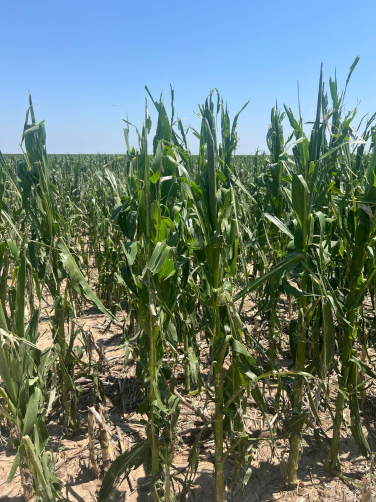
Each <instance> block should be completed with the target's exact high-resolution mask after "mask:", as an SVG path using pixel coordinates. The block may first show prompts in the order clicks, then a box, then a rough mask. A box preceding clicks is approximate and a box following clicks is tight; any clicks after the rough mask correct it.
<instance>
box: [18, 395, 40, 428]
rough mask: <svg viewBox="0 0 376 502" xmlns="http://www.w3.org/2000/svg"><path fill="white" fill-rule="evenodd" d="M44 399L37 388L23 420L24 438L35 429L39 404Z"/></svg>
mask: <svg viewBox="0 0 376 502" xmlns="http://www.w3.org/2000/svg"><path fill="white" fill-rule="evenodd" d="M41 399H42V391H41V390H40V389H39V388H38V387H37V388H36V389H35V390H34V392H33V393H32V394H31V396H30V399H29V401H28V403H27V408H26V413H25V417H24V419H23V431H22V434H23V435H24V436H26V435H28V434H29V433H30V431H31V430H32V429H33V427H34V425H35V424H36V422H37V417H38V412H39V403H40V402H41Z"/></svg>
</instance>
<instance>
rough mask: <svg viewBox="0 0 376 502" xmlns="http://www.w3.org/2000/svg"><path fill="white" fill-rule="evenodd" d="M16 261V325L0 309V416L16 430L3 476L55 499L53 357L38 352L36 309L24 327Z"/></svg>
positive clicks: (21, 264)
mask: <svg viewBox="0 0 376 502" xmlns="http://www.w3.org/2000/svg"><path fill="white" fill-rule="evenodd" d="M18 258H19V261H18V263H17V271H16V277H17V288H16V311H15V322H14V325H13V327H12V331H9V330H8V326H7V323H6V320H5V315H4V311H3V308H2V306H0V376H1V380H2V385H1V386H0V414H1V415H2V416H3V417H5V418H6V419H7V420H8V421H9V423H10V424H12V426H13V427H14V428H15V430H16V437H15V438H14V439H12V440H11V442H12V443H13V445H14V446H15V447H16V449H17V454H16V457H15V460H14V462H13V465H12V468H11V471H10V473H9V476H8V482H10V481H12V479H13V477H14V475H15V473H16V470H17V468H19V469H20V474H21V484H22V488H23V493H24V497H25V499H26V500H31V499H32V498H33V497H34V495H37V496H40V498H41V500H43V501H51V502H52V501H54V500H56V498H59V493H60V490H61V482H60V481H59V480H58V479H57V478H56V476H55V475H54V467H55V457H54V454H53V452H52V451H51V454H49V453H48V451H47V447H48V444H49V435H48V431H47V428H46V425H45V419H46V416H47V414H48V413H49V411H50V409H51V405H52V399H53V396H54V393H53V392H51V394H50V400H49V402H48V406H47V407H46V406H45V404H46V400H47V386H46V381H47V376H48V372H49V370H50V369H51V367H52V364H53V362H54V360H55V358H56V356H55V357H54V356H53V352H52V351H51V350H50V349H47V350H45V351H44V352H41V351H40V350H39V349H37V347H36V342H37V340H38V337H39V334H38V320H39V313H40V312H39V310H37V311H36V312H35V314H34V316H33V318H32V319H31V320H30V323H29V325H28V327H27V329H25V325H24V322H25V287H26V270H27V264H26V257H25V253H24V252H23V251H21V252H20V255H19V257H18Z"/></svg>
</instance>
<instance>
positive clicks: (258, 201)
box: [0, 58, 376, 502]
mask: <svg viewBox="0 0 376 502" xmlns="http://www.w3.org/2000/svg"><path fill="white" fill-rule="evenodd" d="M358 59H359V58H357V59H356V60H355V61H354V63H353V65H352V66H351V68H350V72H349V76H348V78H347V81H346V82H345V83H344V86H343V90H341V89H340V84H339V83H338V82H337V80H336V78H335V79H329V85H328V87H326V86H325V85H324V77H323V69H322V68H321V71H320V75H319V82H318V95H317V107H316V111H315V116H314V117H312V121H310V122H305V123H303V119H302V117H301V115H300V107H299V115H294V113H293V111H292V109H291V108H290V107H288V106H287V105H283V107H279V105H277V104H276V105H275V106H273V107H272V108H271V114H270V124H269V129H268V130H267V131H265V135H266V139H267V146H268V151H267V152H261V151H258V152H256V153H255V154H254V155H250V156H237V155H236V148H237V145H238V141H239V138H238V135H237V121H238V117H239V114H240V113H241V112H242V110H240V112H239V113H238V114H237V115H235V116H234V118H233V119H232V120H231V119H230V113H229V110H228V107H227V105H225V104H224V101H223V98H222V96H221V95H220V94H219V92H218V91H217V90H216V89H215V90H213V91H212V92H211V93H210V94H209V96H207V98H206V99H205V101H204V104H201V105H199V107H198V112H197V113H198V116H199V117H200V121H201V128H200V130H195V129H193V128H192V127H187V126H186V125H185V123H183V121H182V120H180V119H179V118H177V116H176V113H175V110H174V92H173V90H172V89H171V104H170V103H169V104H168V106H167V105H165V100H166V101H170V99H168V100H167V99H166V98H165V100H164V99H163V96H162V95H161V97H160V98H159V100H154V98H153V97H152V94H151V92H150V91H149V89H148V88H147V87H146V88H145V89H146V102H145V116H144V118H143V120H141V122H142V124H141V127H139V129H138V128H137V127H135V126H134V125H133V124H132V123H131V122H129V121H128V120H124V124H123V125H124V139H125V147H124V149H125V150H126V153H125V154H122V155H118V156H114V155H111V156H110V155H99V154H98V155H54V154H52V155H51V154H47V135H46V128H47V129H48V125H46V124H45V123H44V121H42V122H38V121H37V118H36V116H35V112H34V108H33V103H32V98H31V96H29V107H28V109H27V113H26V120H25V124H24V127H23V134H22V143H21V150H20V153H19V154H14V155H10V154H1V153H0V211H1V220H0V222H1V223H0V225H1V226H0V425H1V436H0V445H1V448H2V449H3V451H5V449H6V451H7V452H8V454H9V455H10V456H11V458H12V463H11V467H10V469H9V470H8V471H7V472H6V478H5V479H6V481H7V482H8V483H10V485H9V484H5V483H3V484H1V485H0V496H1V494H2V491H3V493H5V491H6V490H8V488H9V486H10V487H11V486H13V485H14V484H15V483H16V482H19V483H20V486H21V488H22V493H23V496H24V498H25V500H27V501H29V500H35V498H36V499H37V500H41V501H46V502H47V501H55V500H67V499H68V500H76V499H72V498H70V497H71V496H72V492H71V491H69V490H70V489H68V488H69V487H68V484H67V486H64V483H63V482H62V480H61V473H62V470H63V469H61V465H63V464H64V462H66V459H65V457H64V455H63V454H62V447H61V443H60V442H61V441H62V440H64V438H73V439H72V441H73V440H74V438H75V437H78V436H80V435H81V436H82V437H83V438H84V440H83V441H84V442H83V443H82V444H83V448H86V449H87V450H88V457H87V458H88V461H87V465H88V469H90V472H91V475H92V479H93V480H97V481H96V483H97V484H96V485H95V486H96V487H97V488H95V490H94V489H93V490H94V491H95V494H94V495H93V500H98V501H99V502H105V501H106V500H120V499H121V498H120V495H119V494H120V492H119V487H120V486H123V485H126V486H127V490H128V492H127V493H129V494H133V493H136V496H139V497H144V498H137V499H136V498H134V499H130V498H129V500H150V501H151V500H152V501H153V502H158V501H165V502H173V501H185V500H189V501H193V500H197V501H200V500H214V501H215V502H222V501H223V500H233V501H240V500H249V501H253V500H278V498H262V494H260V495H259V498H258V499H256V498H254V499H252V498H251V497H250V495H249V494H250V493H251V492H252V486H253V485H252V484H253V483H254V482H255V481H254V465H255V462H256V461H257V459H258V455H259V454H260V452H261V451H263V452H265V451H267V452H268V458H267V462H266V463H268V462H269V461H270V462H271V461H272V460H273V461H274V462H276V463H277V464H278V465H279V466H280V469H281V470H280V485H281V486H282V488H280V490H282V489H283V490H285V493H286V495H285V496H286V497H288V496H289V495H288V494H289V493H290V492H291V494H294V496H295V494H296V496H297V498H296V500H315V499H314V498H312V499H310V498H304V496H303V495H304V488H303V487H304V481H303V480H302V479H301V472H302V467H301V461H302V455H303V454H304V451H305V448H306V447H307V441H308V439H309V440H310V441H311V443H312V445H313V446H312V448H315V451H317V452H319V458H320V459H321V460H320V466H321V467H322V471H323V472H324V471H325V473H326V474H325V476H327V478H325V479H329V480H331V479H335V480H338V481H340V482H341V483H343V485H344V486H350V487H351V488H350V491H351V490H354V491H355V492H356V493H358V496H359V497H361V498H358V499H356V500H362V502H365V501H371V500H376V498H375V497H376V495H375V492H374V476H373V462H374V452H375V451H376V429H375V427H376V393H375V392H374V383H375V379H376V374H375V371H376V368H375V361H376V353H375V348H376V333H375V330H376V318H375V308H376V147H375V141H376V113H374V114H373V115H366V116H363V117H359V116H358V114H357V110H356V109H354V110H351V111H345V105H346V89H347V86H348V85H350V78H351V74H352V72H353V71H354V69H355V67H356V64H357V62H358ZM251 103H252V102H251ZM251 103H246V104H245V105H244V107H243V109H244V108H245V107H246V106H251ZM166 107H167V108H166ZM167 109H168V110H169V112H168V111H167ZM151 116H154V117H155V118H156V133H155V136H154V137H151V134H150V131H151V125H152V123H151ZM38 119H39V118H38ZM153 120H154V119H153ZM131 128H135V131H136V134H137V137H138V144H137V146H132V145H130V140H129V138H130V130H131ZM286 130H288V131H291V135H290V136H289V137H287V135H286V132H284V131H286ZM190 135H194V136H195V137H196V138H197V139H198V140H199V154H198V155H192V154H191V152H190V150H189V147H188V141H189V136H190ZM243 141H246V138H244V139H243ZM91 316H94V317H95V316H99V317H98V319H100V322H101V325H100V337H99V338H98V337H96V336H94V334H93V330H94V328H93V327H92V325H90V326H88V323H87V320H88V319H90V318H91ZM98 329H99V328H98ZM109 347H112V348H113V349H114V350H115V351H116V352H115V354H116V355H115V356H114V357H111V356H110V352H109V351H108V348H109ZM112 408H113V409H115V408H116V409H117V410H118V417H120V418H118V421H117V422H116V423H114V422H113V421H112V420H111V409H112ZM119 410H120V411H119ZM367 410H368V411H367ZM369 410H371V411H369ZM367 417H371V418H367ZM134 424H136V426H135V425H134ZM135 427H136V431H137V434H135V433H134V430H135ZM54 428H55V429H54ZM56 428H57V430H58V431H59V432H58V433H57V434H56V432H53V430H56ZM51 431H52V432H51ZM132 431H133V432H132ZM52 436H54V437H52ZM344 437H347V438H350V440H351V441H352V442H353V443H354V445H355V449H356V454H355V460H354V462H362V465H363V466H365V467H364V469H363V470H359V471H357V472H356V473H355V474H354V472H349V468H348V463H346V462H345V460H344V459H345V457H346V456H345V453H346V450H344V441H343V438H344ZM80 444H81V443H80ZM266 446H267V448H266ZM265 448H266V449H265ZM181 452H183V453H181ZM1 458H3V457H1ZM182 458H183V459H184V461H183V462H182ZM203 463H205V465H206V466H207V465H208V464H209V465H210V466H211V469H212V470H211V472H212V476H211V480H210V483H211V484H210V490H209V492H208V494H207V496H206V498H205V497H204V495H203V494H202V493H201V495H195V487H196V485H197V479H198V476H199V474H200V473H202V465H203ZM141 466H143V468H144V473H145V474H144V476H143V480H142V482H137V483H136V485H135V481H134V479H135V478H134V477H132V475H133V474H132V473H135V472H139V471H140V468H141ZM266 468H267V467H265V469H266ZM0 473H1V471H0ZM328 482H329V481H327V483H328ZM302 490H303V491H302ZM140 493H141V495H140ZM137 494H138V495H137ZM302 494H303V495H302ZM128 496H129V497H130V496H131V495H128ZM299 496H303V498H300V499H299ZM247 497H248V498H247ZM260 497H261V498H260ZM305 497H308V496H307V495H305ZM372 497H373V498H372ZM77 500H82V498H81V499H80V498H78V499H77ZM122 500H128V499H127V498H123V499H122ZM281 500H295V499H292V498H291V499H288V498H286V499H281ZM320 500H345V499H344V498H341V499H339V498H338V499H337V498H334V495H331V497H329V498H325V497H324V498H320ZM346 500H347V499H346ZM348 500H350V499H348ZM351 500H355V499H354V498H352V499H351Z"/></svg>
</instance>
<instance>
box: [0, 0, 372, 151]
mask: <svg viewBox="0 0 376 502" xmlns="http://www.w3.org/2000/svg"><path fill="white" fill-rule="evenodd" d="M0 13H1V14H0V150H2V151H3V152H4V153H10V152H12V153H16V152H19V151H20V148H19V142H20V139H21V133H22V128H23V122H24V117H25V111H26V109H27V106H28V89H29V90H30V91H31V93H32V96H33V100H34V102H35V103H36V106H35V110H36V116H37V120H38V121H40V120H43V119H45V120H46V129H47V150H48V152H49V153H98V152H101V153H122V152H124V150H125V144H124V137H123V131H122V128H123V123H122V120H121V119H122V118H126V114H127V113H128V117H129V120H130V121H131V122H133V123H134V124H137V125H138V126H140V125H141V124H142V121H143V117H144V97H145V95H146V92H145V90H144V85H145V84H147V85H148V87H149V89H150V91H151V92H152V94H153V95H154V97H155V98H156V97H158V96H159V94H160V92H161V91H162V90H163V91H164V96H165V103H166V107H167V108H168V110H169V109H170V84H172V86H173V88H174V90H175V110H176V113H177V114H178V115H179V117H182V118H185V119H186V120H185V124H186V125H189V124H192V125H193V126H195V127H198V126H199V119H198V118H197V117H196V115H195V114H194V111H198V107H197V104H198V103H202V102H203V101H204V99H205V97H206V95H207V93H208V92H209V90H210V89H211V88H212V87H217V88H218V89H219V91H220V93H221V94H222V95H223V96H224V99H225V100H226V101H227V103H228V105H229V108H230V113H231V116H232V117H233V116H234V114H235V113H236V112H237V111H238V109H240V108H241V107H242V105H243V104H244V103H245V102H246V101H247V100H248V99H249V98H251V102H250V104H249V105H248V107H247V109H246V110H245V111H244V112H243V114H242V115H241V118H240V120H239V128H238V130H239V136H240V144H239V148H238V153H242V154H247V153H253V152H254V151H255V150H256V148H257V147H259V148H261V149H263V148H265V147H266V143H265V135H266V132H267V127H268V123H269V117H270V109H271V107H272V106H273V104H274V103H275V100H276V99H277V100H278V103H279V104H280V105H282V104H283V103H286V104H287V105H288V106H291V107H292V108H293V110H295V111H296V110H297V80H299V83H300V98H301V109H302V112H303V117H304V119H305V120H307V121H309V120H311V119H312V118H313V117H314V113H315V102H316V98H317V85H318V78H319V70H320V63H321V61H323V62H324V78H325V81H326V82H328V79H329V76H334V71H335V68H337V76H338V79H339V83H340V88H342V87H343V86H344V84H345V80H346V77H347V74H348V69H349V67H350V65H351V64H352V62H353V61H354V59H355V57H356V56H357V55H359V56H360V58H361V59H360V62H359V64H358V66H357V68H356V70H355V72H354V74H353V77H352V79H351V82H350V87H349V90H348V93H347V99H346V102H347V104H348V105H347V106H348V109H350V108H353V107H355V106H356V105H357V104H358V102H360V104H359V107H358V110H359V112H358V115H359V118H360V116H361V115H363V114H364V113H366V112H374V111H376V30H375V21H376V0H360V1H358V2H353V1H352V2H350V1H349V0H342V1H339V0H326V1H323V0H311V1H307V0H299V1H298V0H289V1H285V0H269V1H250V0H248V1H242V0H231V1H223V0H217V1H210V0H200V1H198V0H191V1H184V2H182V1H180V0H175V1H170V0H154V1H150V0H143V1H137V0H133V1H128V0H123V1H119V0H107V1H95V0H90V1H87V0H75V1H71V0H64V1H61V0H49V1H41V0H33V1H30V0H28V1H24V0H0ZM113 105H116V106H113ZM150 109H151V112H153V113H152V114H151V115H152V119H153V118H154V119H155V112H154V110H152V108H151V107H150ZM155 122H156V121H155V120H154V125H155ZM286 129H287V124H286ZM131 142H132V143H133V144H134V145H136V138H135V136H134V135H133V136H131ZM190 146H191V149H192V151H193V153H197V141H196V140H195V138H194V137H193V135H191V140H190Z"/></svg>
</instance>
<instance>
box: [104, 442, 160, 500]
mask: <svg viewBox="0 0 376 502" xmlns="http://www.w3.org/2000/svg"><path fill="white" fill-rule="evenodd" d="M149 458H150V445H149V440H145V441H142V442H140V443H137V444H135V445H134V446H133V447H132V448H131V449H130V450H128V451H126V452H125V453H123V454H122V455H120V456H119V457H117V458H116V459H115V460H114V462H113V463H112V465H111V467H110V468H109V470H108V471H107V472H106V474H105V476H104V478H103V481H102V485H101V487H100V490H99V494H98V502H105V501H106V500H108V498H109V497H110V495H111V494H112V492H113V491H114V489H115V488H116V485H117V484H118V483H119V482H120V481H121V479H122V478H123V477H124V476H126V475H127V473H129V472H130V471H131V469H137V467H139V466H140V465H142V464H143V463H144V462H146V461H147V460H148V459H149Z"/></svg>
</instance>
